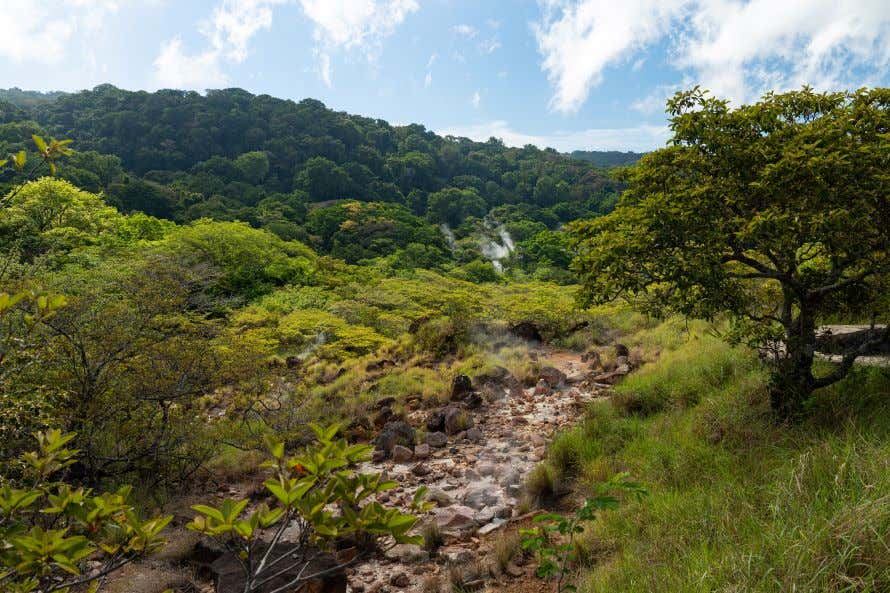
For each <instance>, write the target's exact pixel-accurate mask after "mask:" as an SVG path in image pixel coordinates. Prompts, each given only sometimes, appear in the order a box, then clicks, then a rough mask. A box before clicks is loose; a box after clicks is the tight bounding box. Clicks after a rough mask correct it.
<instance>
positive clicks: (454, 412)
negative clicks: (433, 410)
mask: <svg viewBox="0 0 890 593" xmlns="http://www.w3.org/2000/svg"><path fill="white" fill-rule="evenodd" d="M444 412H445V422H444V428H445V434H457V433H459V432H463V431H465V430H467V429H468V428H470V427H472V426H473V418H472V417H471V416H470V415H469V413H468V412H467V411H466V410H464V409H463V408H461V407H459V406H447V407H446V408H445V410H444Z"/></svg>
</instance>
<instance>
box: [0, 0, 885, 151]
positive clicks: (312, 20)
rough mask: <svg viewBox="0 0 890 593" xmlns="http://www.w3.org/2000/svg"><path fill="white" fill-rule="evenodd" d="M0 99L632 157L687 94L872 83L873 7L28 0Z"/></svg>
mask: <svg viewBox="0 0 890 593" xmlns="http://www.w3.org/2000/svg"><path fill="white" fill-rule="evenodd" d="M0 40H2V42H0V87H10V86H18V87H20V88H26V89H38V90H51V89H61V90H77V89H82V88H91V87H93V86H95V85H97V84H100V83H104V82H110V83H112V84H115V85H117V86H120V87H123V88H128V89H148V90H154V89H158V88H187V89H195V90H199V91H201V90H204V89H207V88H222V87H233V86H237V87H242V88H245V89H247V90H249V91H251V92H254V93H268V94H270V95H274V96H277V97H285V98H292V99H301V98H304V97H313V98H317V99H320V100H322V101H324V102H325V103H326V104H327V105H329V106H330V107H333V108H334V109H338V110H345V111H349V112H352V113H359V114H362V115H368V116H372V117H380V118H384V119H387V120H389V121H391V122H393V123H411V122H417V123H422V124H424V125H426V126H427V127H428V128H431V129H433V130H436V131H438V132H442V133H454V134H459V135H464V136H470V137H473V138H478V139H486V138H488V137H489V136H498V137H500V138H503V139H504V141H505V142H507V143H508V144H513V145H522V144H525V143H534V144H538V145H542V146H544V145H546V146H554V147H556V148H558V149H560V150H573V149H579V148H581V149H608V150H614V149H619V150H646V149H651V148H655V147H658V146H660V145H662V144H663V143H664V141H665V138H666V129H665V118H664V115H663V106H664V99H665V97H667V96H669V95H670V94H672V93H673V92H674V91H675V90H676V89H679V88H681V87H687V86H691V85H693V84H701V85H703V86H704V87H705V88H708V89H710V90H712V91H713V92H715V93H717V94H719V95H721V96H724V97H727V98H729V99H731V100H733V101H735V102H743V101H747V100H751V99H754V98H756V97H758V96H759V95H760V94H762V93H763V92H764V91H766V90H770V89H776V90H781V89H789V88H796V87H800V86H801V85H803V84H810V85H812V86H815V87H817V88H820V89H837V88H852V87H859V86H875V85H885V86H886V85H887V84H888V82H890V1H888V0H749V1H743V0H618V1H616V0H484V1H478V0H188V1H187V2H186V1H184V0H30V1H29V2H20V3H16V6H15V8H14V9H12V10H4V11H3V14H2V17H0Z"/></svg>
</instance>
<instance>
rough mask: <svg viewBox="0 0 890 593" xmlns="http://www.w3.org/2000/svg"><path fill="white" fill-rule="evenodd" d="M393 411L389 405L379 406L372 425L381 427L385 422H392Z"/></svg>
mask: <svg viewBox="0 0 890 593" xmlns="http://www.w3.org/2000/svg"><path fill="white" fill-rule="evenodd" d="M392 420H393V413H392V408H390V407H389V406H383V407H382V408H380V411H379V412H377V414H376V415H375V416H374V426H375V427H376V428H382V427H384V426H386V423H387V422H392Z"/></svg>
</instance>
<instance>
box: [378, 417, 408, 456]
mask: <svg viewBox="0 0 890 593" xmlns="http://www.w3.org/2000/svg"><path fill="white" fill-rule="evenodd" d="M414 440H415V432H414V428H412V427H411V425H410V424H408V423H407V422H404V421H401V420H398V421H395V422H387V423H386V425H385V426H384V427H383V429H382V430H381V431H380V434H379V435H377V438H376V439H375V440H374V448H375V449H376V450H377V451H383V453H384V454H385V455H389V454H390V453H391V452H392V450H393V447H395V446H396V445H401V446H403V447H408V448H409V449H413V447H414Z"/></svg>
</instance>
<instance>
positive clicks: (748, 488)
mask: <svg viewBox="0 0 890 593" xmlns="http://www.w3.org/2000/svg"><path fill="white" fill-rule="evenodd" d="M676 329H677V326H676V325H675V327H674V330H676ZM701 330H702V328H701V327H699V328H693V330H692V331H691V332H689V333H688V334H687V335H685V336H682V335H679V336H677V334H675V333H674V331H673V330H670V328H666V327H664V326H659V327H650V328H648V329H646V330H644V331H646V332H648V334H649V335H648V337H647V336H642V338H643V339H642V340H639V342H638V344H637V345H642V346H643V347H645V348H648V349H650V350H651V349H655V348H661V349H662V352H661V356H660V359H659V361H658V362H656V363H653V364H650V365H647V366H644V367H643V368H642V369H641V370H639V371H637V372H636V373H635V374H633V375H631V376H630V377H628V378H627V380H626V381H625V382H624V383H623V384H621V385H620V386H619V387H618V388H617V389H616V396H615V397H614V398H613V402H611V403H610V402H597V403H595V404H593V405H592V406H591V407H590V409H589V410H588V412H587V414H586V415H585V417H584V419H583V420H582V421H580V422H579V424H578V425H576V426H575V427H573V428H572V429H571V430H569V431H566V432H564V433H562V434H560V435H558V437H557V438H556V439H555V440H554V441H553V443H552V445H551V447H550V449H549V452H548V457H547V459H546V460H545V461H544V463H543V464H542V465H541V468H542V469H538V470H536V471H535V472H533V474H532V478H533V479H532V480H530V485H531V486H532V487H538V488H541V489H542V490H545V489H547V488H550V487H552V485H553V484H560V485H562V487H563V488H564V489H571V490H573V491H574V494H575V495H576V496H577V497H578V498H581V497H583V496H586V495H589V493H590V492H591V489H592V488H593V485H595V484H597V483H599V482H602V481H603V480H604V479H607V478H608V477H609V476H611V475H614V474H616V473H618V472H624V471H626V472H629V473H630V475H631V476H632V477H633V479H634V480H636V481H638V482H640V483H642V484H644V485H645V486H646V487H647V488H648V490H649V491H650V496H649V497H648V498H646V499H645V500H644V501H642V502H636V501H632V500H628V501H627V504H625V505H622V507H621V508H620V509H619V510H616V511H614V512H608V513H604V514H603V516H602V517H601V519H600V520H599V521H598V522H596V524H595V525H594V526H592V528H591V529H589V530H588V531H587V532H585V534H584V536H583V537H582V538H580V541H579V544H578V545H579V549H580V552H581V554H580V557H581V561H582V563H583V564H584V566H585V567H586V568H584V570H583V572H582V577H581V579H580V582H579V590H580V591H586V592H589V593H593V592H606V591H609V592H613V591H627V592H640V593H643V592H650V591H677V592H693V591H695V592H700V591H758V592H759V591H766V592H773V591H774V592H779V591H814V592H815V591H819V592H831V593H841V592H862V593H865V592H869V593H877V592H884V591H890V438H888V437H890V370H888V369H879V368H872V369H865V368H858V369H856V370H855V371H854V372H853V373H852V374H851V375H850V376H849V377H848V378H847V379H846V380H844V381H843V382H841V383H839V384H837V385H835V386H833V387H831V388H828V389H825V390H822V391H821V392H818V393H817V394H816V396H815V397H814V398H813V401H812V402H811V403H810V406H809V410H808V416H807V418H806V419H805V420H804V421H802V422H800V423H798V424H796V425H781V424H778V423H777V422H776V421H775V419H774V417H773V416H772V415H771V413H770V410H769V404H768V398H767V393H766V380H767V375H766V371H765V369H763V368H761V366H760V363H759V362H758V361H757V358H756V356H754V355H753V354H752V353H751V352H749V351H746V350H744V349H739V348H732V347H730V346H727V345H725V344H724V343H722V342H721V341H719V340H718V339H716V338H714V337H711V336H709V335H707V334H706V333H705V332H703V331H701ZM674 336H677V339H676V340H675V339H673V337H674ZM637 338H640V334H639V333H638V334H637ZM655 339H658V340H659V341H660V343H659V344H655ZM628 345H630V344H628ZM544 478H546V479H544ZM566 484H570V486H566Z"/></svg>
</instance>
